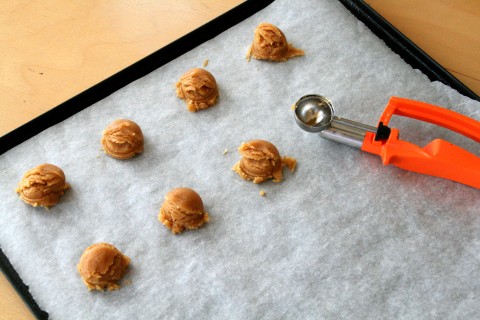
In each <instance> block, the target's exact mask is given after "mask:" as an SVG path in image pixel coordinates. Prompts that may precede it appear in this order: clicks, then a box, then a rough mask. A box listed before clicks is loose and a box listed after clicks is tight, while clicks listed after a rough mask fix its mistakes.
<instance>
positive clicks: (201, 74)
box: [175, 68, 218, 112]
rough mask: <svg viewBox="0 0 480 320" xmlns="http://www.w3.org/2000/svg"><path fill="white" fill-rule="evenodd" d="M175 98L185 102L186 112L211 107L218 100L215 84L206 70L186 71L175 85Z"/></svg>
mask: <svg viewBox="0 0 480 320" xmlns="http://www.w3.org/2000/svg"><path fill="white" fill-rule="evenodd" d="M175 86H176V88H177V90H176V91H177V96H178V97H179V98H180V99H183V100H185V102H186V103H187V109H188V111H191V112H195V111H198V110H203V109H207V108H209V107H211V106H213V105H214V104H215V103H216V102H217V99H218V87H217V82H216V81H215V78H214V77H213V75H212V74H211V73H210V72H208V71H207V70H204V69H200V68H194V69H190V70H188V71H187V72H186V73H185V74H184V75H183V76H182V77H181V78H180V80H179V81H178V82H177V84H176V85H175Z"/></svg>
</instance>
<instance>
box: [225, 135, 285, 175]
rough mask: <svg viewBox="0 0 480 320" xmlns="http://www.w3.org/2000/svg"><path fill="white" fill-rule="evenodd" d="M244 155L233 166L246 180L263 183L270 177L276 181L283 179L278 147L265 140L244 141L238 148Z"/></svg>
mask: <svg viewBox="0 0 480 320" xmlns="http://www.w3.org/2000/svg"><path fill="white" fill-rule="evenodd" d="M238 152H240V154H241V155H242V159H240V161H239V162H237V164H235V166H234V167H233V168H232V169H233V171H235V172H236V173H238V175H239V176H240V177H242V178H243V179H245V180H252V181H253V183H261V182H263V181H266V180H268V179H273V181H274V182H280V181H282V177H283V175H282V167H283V163H282V158H281V157H280V154H279V153H278V150H277V148H276V147H275V146H274V145H273V144H271V143H270V142H268V141H265V140H252V141H248V142H244V143H242V145H241V146H240V147H239V148H238Z"/></svg>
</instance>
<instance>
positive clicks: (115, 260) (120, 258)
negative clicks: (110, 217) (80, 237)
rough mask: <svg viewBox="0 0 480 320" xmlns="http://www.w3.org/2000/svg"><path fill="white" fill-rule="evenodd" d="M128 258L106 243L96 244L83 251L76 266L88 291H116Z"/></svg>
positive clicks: (128, 260)
mask: <svg viewBox="0 0 480 320" xmlns="http://www.w3.org/2000/svg"><path fill="white" fill-rule="evenodd" d="M129 263H130V258H129V257H127V256H125V255H124V254H122V253H121V252H120V251H119V250H118V249H117V248H115V247H114V246H113V245H111V244H108V243H104V242H102V243H96V244H93V245H91V246H90V247H88V248H87V249H85V251H84V252H83V254H82V256H81V257H80V262H79V263H78V265H77V269H78V272H79V273H80V275H81V276H82V280H83V282H84V283H85V285H86V286H87V288H88V290H104V289H107V290H116V289H118V288H120V285H119V284H118V281H119V280H120V279H122V277H123V276H124V275H125V273H126V269H127V266H128V264H129Z"/></svg>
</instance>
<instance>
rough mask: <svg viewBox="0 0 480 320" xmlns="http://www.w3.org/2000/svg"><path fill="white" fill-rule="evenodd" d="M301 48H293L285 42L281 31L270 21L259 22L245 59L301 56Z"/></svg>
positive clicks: (279, 59)
mask: <svg viewBox="0 0 480 320" xmlns="http://www.w3.org/2000/svg"><path fill="white" fill-rule="evenodd" d="M304 54H305V53H304V52H303V50H300V49H297V48H294V47H293V46H292V45H291V44H289V43H288V42H287V39H286V38H285V35H284V34H283V32H282V31H281V30H280V29H278V28H277V27H276V26H274V25H273V24H270V23H266V22H264V23H260V24H259V25H258V27H257V29H255V35H254V37H253V43H252V45H251V47H250V49H249V50H248V53H247V60H250V56H251V55H253V57H254V58H255V59H262V60H271V61H286V60H288V59H289V58H292V57H296V56H303V55H304Z"/></svg>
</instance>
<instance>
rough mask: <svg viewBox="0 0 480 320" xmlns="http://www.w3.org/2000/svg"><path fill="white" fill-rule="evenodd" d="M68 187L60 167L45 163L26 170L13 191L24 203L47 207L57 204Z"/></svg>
mask: <svg viewBox="0 0 480 320" xmlns="http://www.w3.org/2000/svg"><path fill="white" fill-rule="evenodd" d="M68 188H69V185H68V184H67V183H66V182H65V174H64V173H63V171H62V169H60V168H59V167H57V166H54V165H53V164H48V163H45V164H41V165H39V166H36V167H35V168H33V169H30V170H29V171H27V172H26V173H25V174H24V175H23V178H22V180H21V181H20V183H19V184H18V187H17V189H15V191H16V192H17V193H18V194H19V195H20V198H21V199H22V200H23V201H25V203H28V204H29V205H32V206H34V207H36V206H42V207H47V208H48V207H51V206H53V205H55V204H57V203H58V201H59V200H60V197H61V196H62V195H63V194H64V193H65V190H67V189H68Z"/></svg>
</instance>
